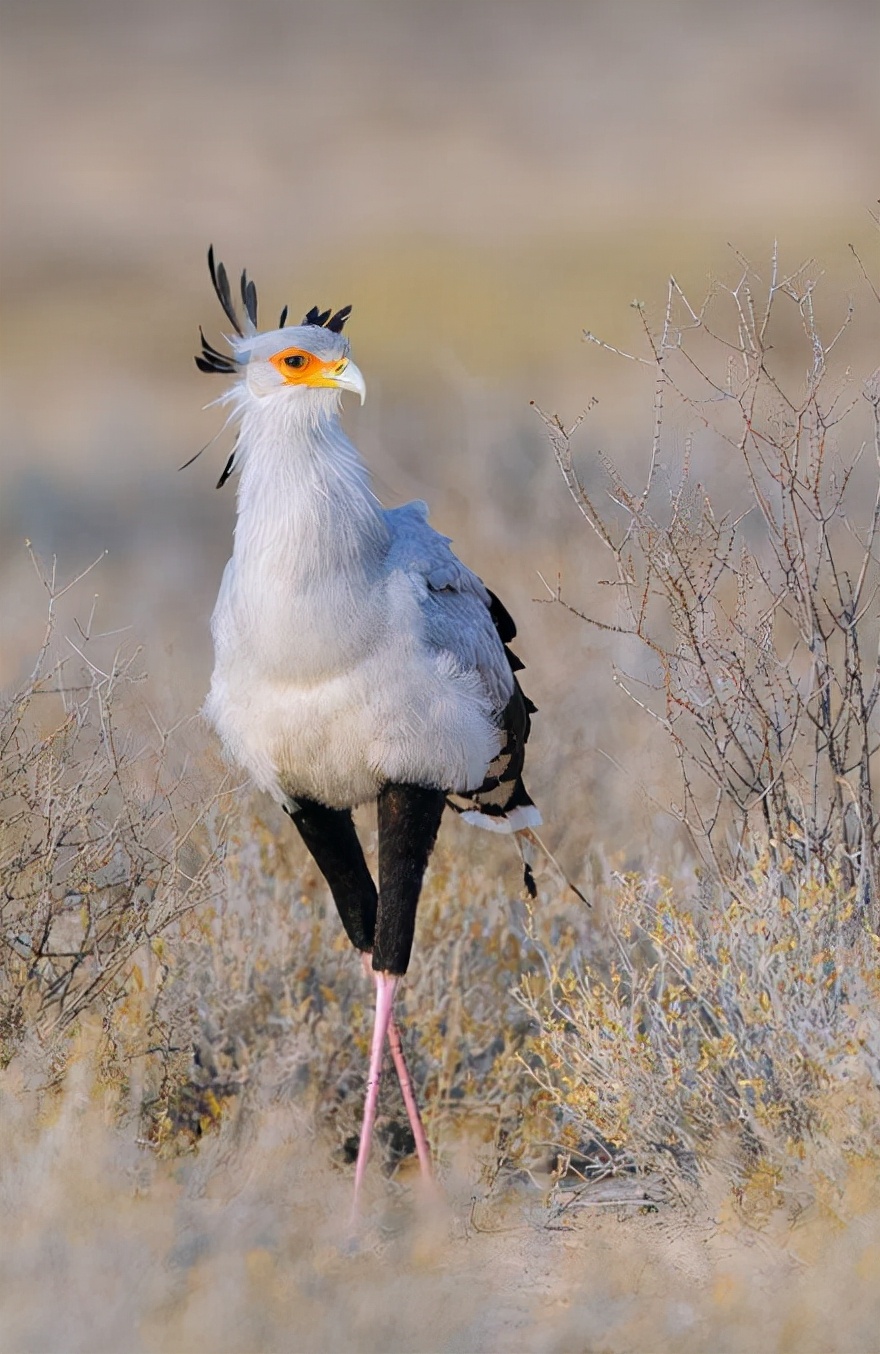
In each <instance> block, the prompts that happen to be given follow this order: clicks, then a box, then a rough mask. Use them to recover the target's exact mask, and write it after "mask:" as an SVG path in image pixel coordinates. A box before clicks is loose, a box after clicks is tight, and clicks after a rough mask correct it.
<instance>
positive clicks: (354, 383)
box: [332, 358, 367, 404]
mask: <svg viewBox="0 0 880 1354" xmlns="http://www.w3.org/2000/svg"><path fill="white" fill-rule="evenodd" d="M332 379H333V384H334V385H335V386H338V387H339V389H340V390H353V391H354V393H355V394H356V395H360V397H361V404H363V402H364V400H365V399H366V398H367V387H366V384H365V382H364V378H363V376H362V375H361V371H360V368H359V367H356V366H355V364H354V363H353V362H352V360H351V358H349V359H348V361H347V362H346V364H345V366H344V367H343V369H342V371H341V372H336V373H335V375H334V376H333V378H332Z"/></svg>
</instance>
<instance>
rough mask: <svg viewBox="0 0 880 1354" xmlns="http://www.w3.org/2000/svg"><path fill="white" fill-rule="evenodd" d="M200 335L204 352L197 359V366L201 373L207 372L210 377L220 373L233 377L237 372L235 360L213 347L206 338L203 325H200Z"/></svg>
mask: <svg viewBox="0 0 880 1354" xmlns="http://www.w3.org/2000/svg"><path fill="white" fill-rule="evenodd" d="M199 335H200V337H201V340H202V351H201V353H200V354H199V356H198V357H197V358H196V366H197V367H198V369H199V371H206V372H208V373H209V374H210V375H213V374H214V373H215V372H220V373H222V374H224V375H232V374H233V373H234V372H235V362H234V361H233V359H232V358H231V357H229V356H228V355H227V354H226V353H218V351H217V349H216V348H213V347H212V346H211V344H210V343H209V342H208V340H207V339H206V338H205V335H204V333H203V331H202V327H201V325H199Z"/></svg>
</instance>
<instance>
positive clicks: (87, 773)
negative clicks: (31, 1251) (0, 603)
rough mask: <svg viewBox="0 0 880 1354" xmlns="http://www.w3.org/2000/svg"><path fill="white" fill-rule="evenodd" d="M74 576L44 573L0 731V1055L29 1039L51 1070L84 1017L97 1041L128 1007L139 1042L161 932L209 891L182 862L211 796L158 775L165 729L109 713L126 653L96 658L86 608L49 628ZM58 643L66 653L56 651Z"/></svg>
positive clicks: (144, 1033)
mask: <svg viewBox="0 0 880 1354" xmlns="http://www.w3.org/2000/svg"><path fill="white" fill-rule="evenodd" d="M38 572H39V570H38ZM86 572H87V573H88V572H89V571H86ZM41 576H42V575H41ZM83 577H84V575H80V577H79V578H78V579H75V580H74V581H73V583H70V584H68V585H67V586H66V587H62V586H60V585H59V584H58V582H57V580H56V576H55V570H54V568H53V570H52V572H51V574H50V575H49V576H48V577H43V582H44V585H45V588H46V593H47V608H48V614H47V624H46V631H45V637H44V641H43V644H42V647H41V650H40V653H39V655H38V658H37V661H36V663H35V666H34V669H33V671H32V673H31V675H30V678H29V679H28V680H27V681H26V682H25V683H24V684H23V686H22V687H21V688H20V689H19V690H18V691H16V692H15V693H13V695H12V696H11V697H10V698H9V699H8V701H7V702H6V703H5V706H4V709H3V718H2V737H0V887H2V892H0V1055H2V1060H3V1062H4V1063H6V1062H8V1061H9V1059H10V1058H11V1057H12V1056H13V1054H14V1053H15V1051H16V1049H17V1048H18V1047H19V1045H20V1044H21V1042H22V1041H23V1040H25V1039H26V1038H30V1039H35V1040H36V1041H37V1042H38V1044H39V1045H40V1046H41V1047H42V1048H43V1049H44V1051H45V1052H46V1055H47V1063H46V1066H47V1068H48V1070H49V1072H50V1075H51V1073H52V1070H53V1066H54V1070H55V1071H60V1070H61V1068H62V1067H63V1065H64V1056H65V1055H64V1053H63V1049H64V1041H65V1037H66V1036H67V1035H69V1032H70V1031H71V1030H72V1028H73V1027H74V1026H75V1023H76V1022H77V1020H78V1019H79V1018H80V1017H81V1016H82V1015H83V1014H84V1013H86V1012H87V1011H98V1012H100V1013H101V1015H102V1018H103V1020H104V1027H105V1032H106V1034H107V1042H108V1048H110V1047H111V1046H112V1045H113V1044H114V1041H115V1039H116V1036H117V1035H118V1034H119V1033H120V1030H121V1028H122V1025H123V1023H124V1022H123V1019H122V1016H123V1014H124V1013H126V1010H127V1008H128V1007H131V1009H130V1010H128V1011H127V1013H128V1014H129V1015H132V1016H136V1018H135V1019H133V1020H131V1021H129V1030H130V1033H131V1037H132V1039H133V1040H134V1043H135V1044H136V1045H137V1047H138V1048H139V1049H140V1050H141V1051H143V1050H144V1049H145V1048H146V1047H147V1045H148V1044H149V1030H150V1009H149V1007H150V1006H151V1005H152V1004H154V1003H155V1000H156V998H157V994H158V992H159V991H160V990H161V986H162V974H163V961H162V943H163V942H162V937H163V936H164V935H166V934H167V932H168V931H169V929H170V928H171V927H172V925H179V924H180V923H181V921H182V920H183V918H185V917H186V916H187V915H188V914H189V913H190V912H191V911H192V909H193V908H194V907H196V905H197V904H199V903H202V902H204V901H205V900H206V898H207V897H209V896H210V894H211V891H212V889H214V888H215V887H216V877H215V876H216V870H215V868H214V867H215V864H216V853H215V855H214V857H212V855H211V852H210V851H209V852H208V855H207V857H204V855H203V858H202V859H201V861H200V862H199V863H198V868H197V869H196V870H195V871H194V872H189V871H188V865H191V864H192V861H193V860H197V859H198V858H197V857H195V856H192V857H188V855H187V843H188V841H189V839H190V838H191V836H192V834H193V832H194V831H195V829H196V827H197V825H198V824H201V825H202V828H203V829H204V828H205V825H206V824H208V822H209V820H210V817H211V813H212V811H213V809H214V807H215V806H214V803H213V802H209V803H208V804H207V806H205V805H202V806H197V805H196V804H194V800H193V795H192V794H191V793H190V792H189V789H188V785H187V770H186V767H184V768H182V769H181V771H180V772H179V774H177V775H176V776H172V775H171V774H170V771H169V766H168V760H167V758H166V757H165V755H164V753H165V750H166V743H167V734H166V733H164V732H163V731H161V730H158V729H157V730H155V731H154V732H155V736H154V737H153V738H152V739H151V738H149V737H143V738H142V737H140V736H139V735H137V734H136V733H135V732H134V729H133V727H132V724H131V720H130V717H129V718H123V720H122V721H119V720H118V719H117V708H118V706H119V704H120V700H121V699H123V698H124V697H125V695H126V694H127V692H128V690H129V689H130V687H131V686H132V684H133V683H134V682H136V681H137V674H136V667H135V665H136V663H137V660H138V656H139V655H138V654H137V652H134V653H132V654H130V655H128V656H126V654H125V652H124V650H123V649H120V648H111V649H110V659H109V661H104V660H103V659H102V657H101V656H100V655H101V653H102V651H103V650H104V649H106V648H107V641H108V640H109V639H112V638H113V637H111V636H96V635H94V634H93V633H92V626H93V619H94V613H93V614H92V617H91V618H90V620H89V623H88V624H86V625H85V626H80V627H77V629H78V633H77V636H76V638H75V639H74V638H73V637H69V638H61V637H59V636H58V635H57V633H56V631H57V615H58V606H59V603H60V602H61V600H62V598H64V597H65V595H66V594H67V593H68V592H69V591H70V590H71V589H72V588H74V587H75V585H76V584H78V583H79V582H80V581H81V579H82V578H83ZM56 641H58V643H59V644H61V643H63V644H64V646H65V647H66V648H67V650H68V653H69V657H64V656H62V657H60V658H59V657H57V656H56V657H53V652H54V649H55V645H56ZM114 645H115V640H114ZM120 724H121V725H122V727H120ZM144 1003H146V1008H145V1009H141V1008H142V1007H144ZM135 1008H136V1009H135ZM117 1017H119V1018H117ZM53 1050H54V1052H53ZM53 1059H54V1060H55V1061H54V1063H53Z"/></svg>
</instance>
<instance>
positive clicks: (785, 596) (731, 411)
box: [545, 255, 880, 924]
mask: <svg viewBox="0 0 880 1354" xmlns="http://www.w3.org/2000/svg"><path fill="white" fill-rule="evenodd" d="M815 273H816V269H815V267H814V266H810V265H805V266H803V267H802V268H800V269H797V270H796V271H795V272H793V273H791V274H787V275H786V274H784V273H782V272H781V271H780V268H779V263H778V259H777V257H776V256H775V255H774V257H773V260H772V263H771V268H770V275H769V280H767V281H766V282H764V281H763V280H762V279H761V278H760V277H759V276H758V275H757V274H756V272H755V271H754V270H753V269H752V268H751V267H750V266H749V265H747V264H746V265H743V270H742V273H741V275H740V276H739V278H738V279H737V281H736V283H735V284H734V285H732V286H720V285H719V286H718V287H716V289H715V290H714V291H713V292H712V293H711V294H710V296H709V298H708V300H707V301H706V302H704V304H703V305H702V306H701V307H699V309H695V308H694V307H693V306H692V305H691V303H690V302H689V301H688V299H687V298H686V297H685V295H684V294H683V292H682V291H681V289H680V288H679V287H678V286H677V284H676V283H675V281H674V280H672V281H670V284H669V292H668V301H667V308H666V313H665V316H664V318H663V323H662V325H661V327H660V329H659V332H656V333H655V332H653V331H652V330H651V328H650V327H649V325H648V323H647V321H646V319H645V316H644V311H643V310H642V309H641V308H640V312H639V313H640V316H641V319H642V322H643V329H644V334H645V337H646V340H647V342H646V349H647V353H646V356H644V357H636V358H632V359H631V360H633V361H637V362H639V363H643V364H644V365H645V366H646V367H647V368H648V369H649V370H651V371H652V372H653V374H654V377H655V399H654V409H655V423H654V430H653V437H652V444H651V454H650V462H649V467H648V471H647V476H646V479H645V483H644V485H643V486H642V487H640V488H637V489H634V488H632V487H631V486H630V485H629V484H627V483H626V482H625V481H624V479H623V477H622V475H621V474H620V473H619V472H618V470H617V469H616V468H615V466H614V464H613V463H612V461H611V460H610V459H609V458H608V457H607V456H602V457H601V458H600V459H601V463H602V466H603V467H604V470H605V472H606V473H607V506H599V505H598V503H599V500H598V496H597V494H596V493H595V492H592V493H588V492H587V489H586V488H585V486H584V483H583V481H582V477H581V476H580V475H579V473H578V471H577V469H576V467H575V464H574V459H573V446H572V435H573V432H574V431H575V428H576V427H577V426H578V425H575V428H572V429H566V428H565V427H564V425H563V424H562V422H561V421H560V420H559V419H558V418H556V417H547V416H545V423H546V425H547V427H548V429H549V433H550V438H551V442H552V445H553V449H554V452H555V454H556V459H557V462H558V464H559V467H560V469H561V471H562V474H563V476H564V479H565V482H566V484H567V486H568V489H569V491H570V493H571V495H572V497H573V498H574V501H575V503H576V504H577V506H578V508H579V510H580V512H581V513H582V514H583V516H584V518H585V519H586V521H587V523H588V524H589V526H590V528H591V529H592V531H593V533H594V535H595V537H596V538H597V539H598V541H599V542H600V543H601V546H602V547H603V549H604V552H605V554H606V556H607V557H609V558H610V560H611V563H612V570H613V572H612V576H611V577H610V578H609V579H607V580H603V581H605V582H606V583H607V584H608V585H609V586H610V587H612V588H613V590H614V597H615V602H616V610H615V614H614V615H612V616H611V617H610V618H604V619H603V618H597V617H595V616H593V615H589V616H587V615H586V614H584V612H583V611H581V610H577V609H575V608H571V609H572V610H575V611H576V614H578V615H580V616H581V618H582V619H584V620H587V621H589V623H590V624H592V625H595V626H598V627H599V628H601V629H604V630H606V631H613V632H616V633H617V634H618V635H620V636H625V637H629V638H630V639H632V640H635V641H637V642H638V644H639V646H640V648H641V654H640V656H639V666H638V669H637V670H635V671H630V672H628V673H618V675H617V676H618V681H619V682H620V683H621V685H622V686H623V687H624V689H625V690H626V691H627V692H628V693H629V694H630V695H631V696H632V698H633V699H634V700H635V702H636V703H637V705H639V706H640V707H641V708H643V709H644V710H645V711H646V712H648V713H649V714H650V716H651V717H652V718H653V719H655V720H656V721H658V722H659V724H660V725H661V726H662V728H663V729H664V730H665V732H666V733H667V734H668V736H669V739H670V740H671V743H672V746H673V748H674V751H675V754H676V756H677V758H678V764H679V769H680V785H681V789H680V799H679V802H678V804H677V806H676V805H673V812H674V813H675V815H676V816H677V817H678V818H679V820H680V822H681V823H682V824H683V825H684V827H685V828H686V829H687V831H688V832H689V834H690V837H691V840H692V842H693V844H694V846H695V847H696V849H697V850H698V851H699V852H700V853H701V854H702V855H704V856H705V857H706V858H707V860H708V861H709V862H710V863H711V865H712V866H713V868H714V870H715V871H716V873H717V874H718V875H719V876H722V877H730V876H731V875H735V874H736V872H737V869H738V868H739V863H740V860H741V859H743V858H744V861H745V863H746V867H747V866H748V860H749V858H750V856H751V855H752V854H753V852H754V849H755V847H756V846H757V848H758V850H761V849H763V848H764V847H765V846H766V847H767V848H768V849H769V850H770V852H771V854H772V855H773V857H774V859H777V860H779V859H783V858H785V857H787V856H789V855H792V856H794V858H795V859H796V861H797V863H798V865H799V866H800V867H803V868H804V869H805V870H806V871H807V874H808V875H809V874H810V873H811V872H812V870H813V868H814V866H815V867H818V868H819V870H820V872H821V874H822V876H823V877H824V878H825V879H826V880H830V879H831V878H832V877H839V878H840V880H841V882H842V885H843V887H844V889H846V890H849V889H855V902H856V915H857V916H859V917H861V918H863V919H867V918H868V916H869V914H871V912H872V909H873V919H874V922H875V924H876V922H877V914H876V908H877V903H878V887H880V885H878V870H880V812H878V806H877V803H876V794H875V781H876V775H877V755H878V748H880V736H878V719H877V715H878V701H880V647H878V637H880V548H878V547H880V473H878V472H880V371H875V372H873V373H872V374H871V375H870V376H868V377H867V378H866V379H864V380H863V381H862V383H861V387H860V386H859V384H858V382H857V381H856V378H855V376H854V374H853V373H852V371H851V370H850V369H849V368H848V367H846V368H842V367H841V366H840V364H839V363H837V364H836V365H835V363H834V358H835V357H836V355H837V349H838V346H839V345H842V344H843V342H844V340H845V337H846V332H847V329H848V327H849V325H850V323H851V321H852V315H853V312H852V309H850V310H849V312H848V313H847V314H846V316H845V317H844V319H843V321H842V323H841V324H840V326H839V328H838V329H837V331H836V332H835V333H834V334H833V336H832V337H831V338H830V339H829V340H827V341H826V340H824V339H823V338H822V336H821V334H820V328H819V325H818V323H817V320H816V314H815V305H816V300H815V293H816V277H815ZM875 296H876V293H875ZM792 319H794V320H795V321H796V332H797V331H799V332H800V337H801V347H802V349H803V354H802V356H803V362H802V365H801V368H800V369H797V368H795V370H794V372H793V373H792V372H791V371H789V370H788V369H787V363H786V361H785V358H784V356H777V351H776V348H777V345H778V346H779V349H780V352H781V353H782V354H785V353H786V352H787V351H788V349H789V348H790V347H791V344H792V341H793V336H792V335H791V333H790V332H789V330H790V329H791V321H792ZM795 337H796V334H795ZM587 338H588V339H590V340H592V341H593V342H595V343H599V342H600V341H599V340H597V339H595V337H594V336H593V335H591V334H588V335H587ZM601 346H603V347H607V346H608V345H601ZM612 351H614V352H618V351H619V350H617V349H613V350H612ZM621 356H628V355H627V354H621ZM865 413H867V415H868V417H867V419H866V418H865ZM682 420H683V421H684V423H685V426H686V428H687V429H688V431H687V433H686V435H685V446H684V456H683V460H682V464H681V471H680V475H679V477H678V479H677V480H675V479H674V478H672V477H670V476H669V475H668V474H667V471H668V470H669V468H670V467H671V466H672V465H674V464H675V461H676V459H677V455H676V442H677V435H678V434H677V429H678V427H679V426H680V424H681V422H682ZM579 422H580V421H579ZM670 422H671V424H672V427H671V428H670V429H669V431H667V424H668V423H670ZM698 451H699V452H700V454H701V455H702V456H703V458H704V459H706V460H710V459H713V460H715V461H716V462H717V465H718V466H719V467H724V469H723V472H722V478H723V479H726V480H727V481H728V483H727V484H726V485H725V487H724V489H723V491H720V492H723V494H724V497H725V500H726V502H729V503H732V506H731V507H725V508H724V509H720V508H719V507H718V502H717V499H718V495H716V502H715V503H713V501H712V495H711V493H710V491H709V489H707V488H706V486H705V485H704V484H703V483H701V482H700V480H699V479H697V478H696V476H695V474H694V472H693V470H692V461H693V460H694V459H695V457H696V454H697V452H698ZM555 595H556V599H557V600H558V601H562V596H561V589H557V591H556V594H555Z"/></svg>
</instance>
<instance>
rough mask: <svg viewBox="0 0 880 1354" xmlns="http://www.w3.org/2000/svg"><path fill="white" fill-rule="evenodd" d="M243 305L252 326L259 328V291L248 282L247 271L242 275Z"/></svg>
mask: <svg viewBox="0 0 880 1354" xmlns="http://www.w3.org/2000/svg"><path fill="white" fill-rule="evenodd" d="M241 303H242V305H243V306H244V309H245V314H246V315H247V317H248V319H249V320H250V322H251V324H252V325H253V326H254V328H255V329H256V327H257V289H256V287H255V286H254V284H253V282H249V281H248V275H247V270H245V271H244V272H243V273H242V275H241Z"/></svg>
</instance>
